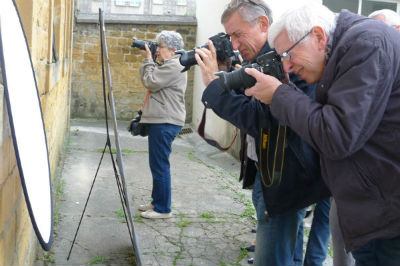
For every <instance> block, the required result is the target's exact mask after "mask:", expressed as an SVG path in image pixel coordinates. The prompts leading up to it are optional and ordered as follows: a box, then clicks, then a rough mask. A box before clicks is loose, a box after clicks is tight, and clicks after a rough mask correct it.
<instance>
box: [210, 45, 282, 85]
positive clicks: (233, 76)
mask: <svg viewBox="0 0 400 266" xmlns="http://www.w3.org/2000/svg"><path fill="white" fill-rule="evenodd" d="M256 62H257V63H253V64H248V65H244V66H243V67H242V68H241V69H238V70H234V71H232V72H229V73H228V72H224V71H221V72H217V73H215V75H217V76H219V77H220V82H221V85H222V87H223V88H224V89H226V90H232V89H240V88H246V89H247V88H250V87H252V86H254V84H256V79H255V78H253V77H252V76H250V75H248V74H247V73H246V72H245V71H244V70H245V69H246V68H255V69H257V70H258V71H260V72H261V73H264V74H267V75H270V76H273V77H275V78H277V79H279V80H280V81H283V80H284V79H285V71H284V70H283V66H282V62H281V57H280V56H279V55H278V54H277V53H276V52H275V51H271V52H268V53H266V54H263V55H260V56H259V57H257V59H256Z"/></svg>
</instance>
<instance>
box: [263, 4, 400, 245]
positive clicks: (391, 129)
mask: <svg viewBox="0 0 400 266" xmlns="http://www.w3.org/2000/svg"><path fill="white" fill-rule="evenodd" d="M331 38H332V48H331V55H330V57H329V60H328V62H327V63H326V66H325V69H324V72H323V74H322V77H321V79H320V81H319V82H318V87H317V91H316V100H312V99H310V98H308V97H304V95H302V94H299V93H297V92H296V91H294V90H293V89H291V88H290V87H287V86H286V85H281V86H280V87H278V89H277V90H276V92H275V94H274V97H273V99H272V103H271V105H270V107H271V111H272V113H273V114H274V116H275V117H278V118H279V119H281V120H282V121H284V122H285V123H286V124H288V125H289V126H290V127H291V128H293V129H294V130H296V132H297V133H298V134H299V135H300V136H301V137H302V139H304V140H306V141H307V142H308V143H310V144H311V145H312V146H313V147H314V149H315V150H316V151H318V153H319V154H320V158H321V169H322V175H323V178H324V180H325V182H326V184H327V185H328V187H329V189H330V190H331V191H332V195H333V197H334V198H335V202H336V205H337V212H338V217H339V224H340V227H341V229H342V233H343V239H344V242H345V246H346V249H347V251H351V250H354V249H356V248H359V247H361V246H363V245H365V244H367V243H368V242H369V241H371V240H372V239H390V238H394V237H398V236H400V34H399V32H397V31H396V30H395V29H394V28H391V27H388V26H387V25H385V24H384V23H382V22H380V21H377V20H374V19H369V18H366V17H362V16H359V15H356V14H353V13H350V12H348V11H342V12H340V14H339V16H338V18H337V25H336V29H335V32H334V33H333V35H332V36H331ZM293 103H296V104H295V105H294V104H293Z"/></svg>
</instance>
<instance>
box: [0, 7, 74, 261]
mask: <svg viewBox="0 0 400 266" xmlns="http://www.w3.org/2000/svg"><path fill="white" fill-rule="evenodd" d="M16 3H17V7H18V9H19V13H20V16H21V20H22V23H23V26H24V29H25V33H26V37H27V41H28V44H29V49H30V52H31V56H32V63H33V67H34V71H35V74H36V80H37V85H38V90H39V95H40V101H41V105H42V112H43V117H44V124H45V130H46V135H47V142H48V148H49V159H50V168H51V174H52V176H53V180H54V178H55V177H54V174H55V170H56V167H57V164H58V161H59V155H60V152H61V149H62V148H63V143H64V139H65V137H66V132H67V129H68V126H69V109H70V80H71V66H72V63H71V61H72V24H73V19H72V17H73V1H70V0H59V1H54V0H16ZM53 33H54V40H55V43H54V47H53ZM53 48H54V51H55V53H53ZM55 54H56V55H57V56H55ZM21 78H23V76H21ZM3 95H4V93H3V87H2V86H0V265H33V264H34V260H35V257H36V253H37V251H38V241H37V238H36V236H35V234H34V231H33V227H32V224H31V222H30V219H29V215H28V211H27V207H26V204H25V199H24V196H23V193H22V187H21V182H20V179H19V173H18V167H17V164H16V158H15V153H14V147H13V143H12V137H11V133H10V126H9V121H8V119H9V118H8V114H7V109H6V106H5V99H4V96H3ZM27 111H29V110H27ZM27 130H29V129H28V128H27Z"/></svg>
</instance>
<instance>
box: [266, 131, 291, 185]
mask: <svg viewBox="0 0 400 266" xmlns="http://www.w3.org/2000/svg"><path fill="white" fill-rule="evenodd" d="M270 138H271V128H270V127H269V128H268V129H265V128H260V145H259V147H260V150H259V157H260V160H259V170H260V177H261V181H262V183H263V184H264V186H265V187H272V186H279V185H280V184H281V181H282V174H283V166H284V163H285V146H286V126H281V125H279V126H278V130H277V132H276V136H275V141H274V143H271V139H270ZM272 152H273V153H272ZM270 156H273V161H272V167H271V163H270V158H271V157H270Z"/></svg>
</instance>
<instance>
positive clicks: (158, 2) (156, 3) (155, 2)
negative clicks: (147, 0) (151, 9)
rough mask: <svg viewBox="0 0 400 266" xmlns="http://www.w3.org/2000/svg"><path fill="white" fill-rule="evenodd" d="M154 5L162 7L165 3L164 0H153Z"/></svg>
mask: <svg viewBox="0 0 400 266" xmlns="http://www.w3.org/2000/svg"><path fill="white" fill-rule="evenodd" d="M153 4H154V5H162V4H164V1H163V0H153Z"/></svg>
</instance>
